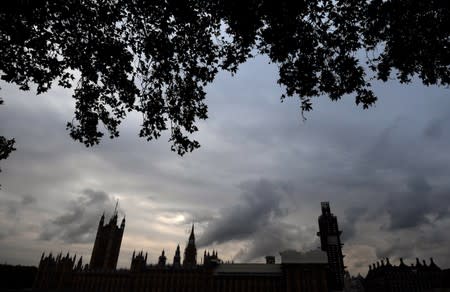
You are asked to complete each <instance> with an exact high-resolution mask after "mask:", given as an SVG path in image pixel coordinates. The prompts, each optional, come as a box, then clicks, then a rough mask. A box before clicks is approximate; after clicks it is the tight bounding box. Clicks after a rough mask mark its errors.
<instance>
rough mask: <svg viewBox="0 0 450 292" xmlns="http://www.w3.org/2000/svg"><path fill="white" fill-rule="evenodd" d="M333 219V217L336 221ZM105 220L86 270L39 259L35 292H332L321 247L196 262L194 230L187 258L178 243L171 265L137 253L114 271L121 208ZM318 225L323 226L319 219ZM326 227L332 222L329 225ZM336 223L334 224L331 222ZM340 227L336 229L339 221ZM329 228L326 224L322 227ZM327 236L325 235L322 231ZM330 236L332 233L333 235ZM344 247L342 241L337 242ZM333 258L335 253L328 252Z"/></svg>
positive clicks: (61, 259) (209, 256)
mask: <svg viewBox="0 0 450 292" xmlns="http://www.w3.org/2000/svg"><path fill="white" fill-rule="evenodd" d="M334 218H335V217H334ZM104 220H105V218H104V215H103V216H102V217H101V219H100V222H99V226H98V231H97V236H96V239H95V243H94V248H93V251H92V258H91V261H90V263H89V265H87V264H85V265H84V266H83V263H82V259H81V258H80V259H79V260H78V262H77V261H76V256H73V257H71V256H69V254H67V255H66V256H62V255H58V256H57V257H53V255H51V254H50V255H47V256H44V254H43V255H42V257H41V260H40V263H39V268H38V273H37V277H36V280H35V282H34V290H35V291H67V292H72V291H73V292H75V291H77V292H78V291H80V292H90V291H96V292H97V291H98V292H125V291H126V292H129V291H151V292H157V291H158V292H231V291H238V292H257V291H261V292H263V291H264V292H304V291H305V292H306V291H307V292H328V291H329V287H328V277H329V274H330V273H329V269H328V267H329V264H328V261H329V258H330V256H329V255H327V251H330V250H332V249H331V248H330V247H329V246H331V243H328V244H329V245H328V246H326V251H323V250H320V249H317V250H312V251H309V252H305V253H301V252H297V251H292V250H289V251H284V252H281V253H280V256H281V263H276V261H275V257H274V256H272V255H268V256H266V257H265V258H266V263H264V264H258V263H242V264H235V263H224V262H223V261H222V260H221V259H220V258H219V254H218V252H217V251H215V250H213V251H212V252H210V251H206V250H205V251H204V253H203V259H202V263H201V264H199V263H198V262H197V247H196V245H195V232H194V226H192V229H191V232H190V235H189V239H188V241H187V244H186V247H185V249H184V254H183V259H182V257H181V250H180V246H179V245H178V246H177V248H176V250H175V253H174V257H173V261H172V264H169V263H167V256H166V252H165V250H163V251H162V252H161V255H160V256H159V258H158V262H157V263H155V264H152V263H148V254H147V253H146V252H144V251H143V250H141V251H139V252H136V251H135V252H133V255H132V257H131V263H130V268H129V269H119V270H117V269H116V265H117V259H118V254H119V251H120V245H121V241H122V236H123V231H124V228H125V219H123V220H122V224H121V225H120V227H119V226H117V208H116V211H115V212H114V214H113V216H112V218H111V219H110V221H109V223H108V224H106V225H105V224H104ZM319 222H322V221H320V220H319ZM327 224H328V223H327ZM329 224H334V223H332V222H331V223H329ZM335 224H336V229H337V222H336V223H335ZM324 226H325V225H324ZM320 230H321V232H323V234H326V233H325V231H324V230H323V229H322V228H320ZM328 234H330V236H331V235H332V234H333V233H332V232H329V233H328ZM338 242H339V243H340V241H339V240H338ZM329 254H331V253H329Z"/></svg>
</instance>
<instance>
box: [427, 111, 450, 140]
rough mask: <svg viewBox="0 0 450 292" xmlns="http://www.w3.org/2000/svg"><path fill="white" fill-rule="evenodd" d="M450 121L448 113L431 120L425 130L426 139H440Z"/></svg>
mask: <svg viewBox="0 0 450 292" xmlns="http://www.w3.org/2000/svg"><path fill="white" fill-rule="evenodd" d="M449 121H450V115H449V114H448V113H447V114H445V115H442V116H438V117H434V118H433V119H431V120H430V121H429V122H428V124H427V125H426V127H425V129H424V130H423V134H424V136H425V137H427V138H430V139H439V138H441V137H442V136H443V135H444V130H445V128H446V127H447V128H448V126H449V125H448V123H449Z"/></svg>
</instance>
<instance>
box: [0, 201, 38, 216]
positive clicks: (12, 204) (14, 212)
mask: <svg viewBox="0 0 450 292" xmlns="http://www.w3.org/2000/svg"><path fill="white" fill-rule="evenodd" d="M35 202H36V198H34V197H33V196H32V195H24V196H22V197H19V198H17V199H0V211H3V212H5V213H6V214H7V215H9V216H13V217H14V218H16V217H17V216H18V215H19V214H20V212H21V211H22V210H23V208H25V207H26V206H29V205H32V204H34V203H35Z"/></svg>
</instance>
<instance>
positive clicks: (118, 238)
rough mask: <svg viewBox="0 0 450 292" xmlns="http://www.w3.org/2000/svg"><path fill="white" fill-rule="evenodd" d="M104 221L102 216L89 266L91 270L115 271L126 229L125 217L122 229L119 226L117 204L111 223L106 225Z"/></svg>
mask: <svg viewBox="0 0 450 292" xmlns="http://www.w3.org/2000/svg"><path fill="white" fill-rule="evenodd" d="M104 221H105V214H103V215H102V217H101V218H100V222H99V223H98V229H97V236H96V237H95V243H94V248H93V249H92V256H91V261H90V264H89V269H91V270H115V269H116V266H117V260H118V259H119V252H120V245H121V244H122V236H123V231H124V229H125V217H124V218H123V220H122V224H121V225H120V227H119V226H117V204H116V209H115V210H114V214H113V216H112V217H111V219H110V220H109V223H108V224H105V225H104V224H103V223H104Z"/></svg>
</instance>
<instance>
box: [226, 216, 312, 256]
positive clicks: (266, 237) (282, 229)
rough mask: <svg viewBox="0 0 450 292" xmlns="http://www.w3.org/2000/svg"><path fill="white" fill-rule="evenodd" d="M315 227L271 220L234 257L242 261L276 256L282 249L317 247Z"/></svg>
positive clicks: (303, 249)
mask: <svg viewBox="0 0 450 292" xmlns="http://www.w3.org/2000/svg"><path fill="white" fill-rule="evenodd" d="M316 231H317V230H316V228H315V227H312V226H311V227H308V228H305V229H302V228H300V227H299V226H296V225H293V224H287V223H282V222H273V223H271V224H269V225H267V226H265V227H263V228H261V229H260V230H258V231H256V232H255V234H254V235H253V236H252V237H251V239H250V242H249V246H248V247H247V248H244V249H241V250H239V252H238V253H237V254H236V255H235V257H234V259H235V260H238V261H242V262H247V261H255V260H262V259H263V258H264V256H267V255H273V256H278V255H279V253H280V252H281V251H283V250H287V249H294V250H302V251H306V250H311V249H315V248H317V247H318V246H319V245H320V244H319V240H318V238H317V237H316V236H315V233H316Z"/></svg>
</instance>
